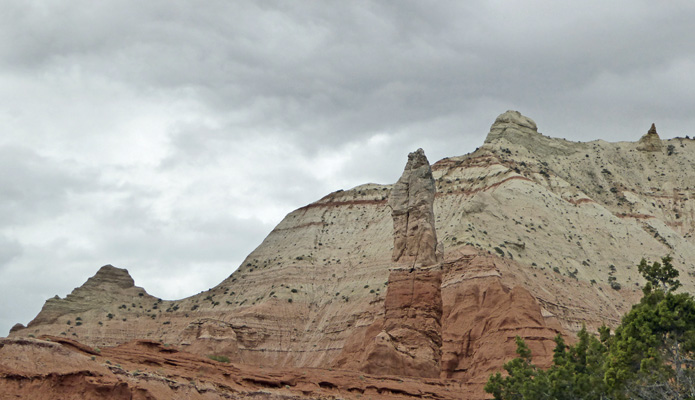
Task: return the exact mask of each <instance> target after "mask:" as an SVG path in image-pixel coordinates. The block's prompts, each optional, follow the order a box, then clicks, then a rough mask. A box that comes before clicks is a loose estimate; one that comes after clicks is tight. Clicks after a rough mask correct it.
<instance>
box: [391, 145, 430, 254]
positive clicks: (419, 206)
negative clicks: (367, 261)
mask: <svg viewBox="0 0 695 400" xmlns="http://www.w3.org/2000/svg"><path fill="white" fill-rule="evenodd" d="M434 194H435V185H434V178H433V177H432V168H430V163H429V161H427V157H426V156H425V152H424V151H423V150H422V149H417V151H414V152H412V153H410V154H408V163H407V164H406V166H405V170H403V175H401V178H400V179H399V180H398V182H396V184H395V185H394V187H393V189H392V190H391V195H390V196H389V206H390V207H391V213H392V215H393V256H392V259H393V261H397V262H402V263H412V264H413V266H416V265H420V266H428V265H434V264H436V263H437V233H436V231H435V228H434V208H433V205H434Z"/></svg>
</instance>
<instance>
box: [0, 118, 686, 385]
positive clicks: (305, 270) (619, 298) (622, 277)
mask: <svg viewBox="0 0 695 400" xmlns="http://www.w3.org/2000/svg"><path fill="white" fill-rule="evenodd" d="M513 114H514V113H513ZM519 115H520V114H519ZM513 117H514V118H512V117H509V118H508V117H504V118H501V119H499V121H496V122H495V124H493V127H492V128H491V131H490V135H489V136H488V138H487V140H486V142H485V144H484V145H483V146H482V147H480V148H479V149H478V150H477V151H475V152H473V153H471V154H468V155H464V156H460V157H451V158H446V159H443V160H441V161H439V162H437V163H435V164H434V165H432V167H431V169H432V174H433V178H434V181H435V186H436V195H435V199H434V206H433V208H434V215H435V227H436V232H437V237H438V240H440V241H441V242H443V243H444V247H445V248H446V253H445V254H444V257H445V259H444V260H443V266H444V269H443V273H444V275H443V277H442V286H441V296H442V310H443V314H442V321H441V324H442V339H443V344H442V368H443V369H442V370H443V371H448V372H446V373H447V374H449V375H450V376H452V379H455V380H457V382H462V381H463V380H466V379H469V380H472V381H476V379H479V378H474V377H475V376H478V377H480V376H484V375H485V369H486V368H487V366H486V365H490V366H492V365H493V364H495V363H497V364H498V366H499V364H501V362H502V359H503V358H504V357H505V356H504V354H508V353H509V351H508V349H509V348H506V347H504V346H501V348H502V350H500V353H496V354H493V355H491V356H490V357H489V358H485V359H482V358H480V357H482V354H483V353H484V352H478V351H477V350H476V349H475V348H473V347H475V346H478V347H479V348H480V349H482V348H485V347H484V346H488V345H489V343H496V341H497V340H502V339H501V338H503V337H506V338H509V337H510V335H513V334H514V332H521V333H522V334H523V335H527V337H528V338H532V337H538V338H539V339H538V343H537V344H533V345H532V350H533V351H534V353H538V354H536V355H537V356H538V357H539V358H542V357H543V355H542V354H541V353H542V352H543V351H545V350H543V349H545V348H547V346H546V345H545V344H543V343H546V342H547V335H548V334H550V333H551V332H550V331H548V329H550V330H552V329H562V331H564V332H568V333H571V332H576V331H577V330H579V329H580V328H581V325H582V323H586V324H587V327H588V328H589V329H590V330H593V329H595V328H596V327H598V326H600V325H601V324H602V323H604V322H605V323H607V324H609V325H613V326H614V325H616V324H617V323H618V322H619V319H620V316H621V315H622V314H623V313H624V312H626V311H627V310H629V308H630V306H631V304H633V303H634V302H635V301H636V300H638V299H639V297H640V295H641V285H642V284H643V280H642V279H641V278H640V277H639V273H638V272H637V268H636V265H637V264H638V263H639V261H640V259H641V258H642V257H646V258H648V259H651V260H657V259H658V258H659V257H661V256H663V255H665V254H672V255H673V257H674V265H675V266H676V267H677V268H678V269H679V270H680V272H681V275H680V278H681V281H682V282H683V284H684V289H685V290H688V291H691V292H692V291H695V270H694V269H693V265H692V260H693V259H695V239H693V234H694V233H695V171H694V170H693V168H692V166H693V165H695V142H693V140H690V139H683V138H675V139H669V140H660V142H661V143H662V146H664V147H665V148H670V146H673V151H640V149H639V147H640V146H641V145H640V143H639V142H620V143H607V142H604V141H600V140H599V141H593V142H588V143H580V142H570V141H566V140H563V139H555V138H550V137H547V136H544V135H542V134H541V133H539V132H538V131H537V128H536V129H534V126H535V123H534V124H533V125H532V124H531V123H530V122H528V121H527V119H525V118H521V117H517V116H516V114H514V115H513ZM637 136H638V135H636V137H637ZM691 136H692V135H691ZM391 187H392V186H391V185H376V184H368V185H363V186H359V187H356V188H353V189H351V190H345V191H338V192H334V193H331V194H329V195H327V196H326V197H324V198H322V199H320V200H318V201H317V202H315V203H312V204H310V205H307V206H305V207H302V208H300V209H298V210H296V211H294V212H292V213H290V214H288V215H287V217H286V218H285V219H284V220H283V221H282V222H281V223H280V224H279V225H278V226H277V227H276V228H275V229H274V230H273V231H272V232H271V233H270V234H269V235H268V237H267V238H266V239H265V240H264V242H263V243H262V244H261V245H260V246H259V247H258V248H257V249H256V250H254V251H253V252H252V253H251V254H250V255H249V256H248V257H247V259H246V260H245V261H244V263H243V265H242V266H240V268H239V269H238V270H237V271H235V272H234V273H233V274H232V275H231V276H230V277H229V278H228V279H226V280H225V281H223V282H222V283H221V284H220V285H218V286H216V287H215V288H213V289H211V290H209V291H206V292H203V293H200V294H198V295H195V296H192V297H189V298H186V299H182V300H176V301H160V300H158V299H156V298H153V297H151V296H149V295H147V294H146V293H145V292H144V291H142V290H141V289H139V288H136V287H134V286H133V287H121V286H119V285H118V284H112V283H109V284H108V285H107V283H106V282H104V283H103V285H105V286H104V288H106V287H107V286H108V288H109V289H108V290H106V289H104V290H102V296H104V297H103V298H99V297H98V296H96V294H95V293H96V292H95V290H93V289H90V288H89V287H82V288H78V289H76V290H75V291H74V292H73V293H72V294H71V295H68V296H67V297H66V298H65V299H60V300H49V301H48V302H47V304H46V306H45V307H44V310H42V312H41V314H39V316H38V317H37V319H36V320H35V321H33V322H32V324H30V325H31V326H29V327H27V328H25V329H21V327H18V329H16V330H14V331H13V332H12V333H11V335H10V336H11V337H27V336H28V335H30V334H31V335H36V336H39V335H41V334H44V333H48V334H52V335H55V336H62V337H68V338H72V339H75V340H79V341H80V342H82V343H84V344H87V345H90V346H100V347H103V346H106V345H116V344H120V343H124V342H127V341H129V340H132V339H136V338H144V339H152V340H162V341H163V342H164V343H171V344H174V345H178V346H180V347H181V348H183V349H191V350H192V351H195V352H196V353H198V354H207V352H216V353H217V352H220V353H223V354H228V355H229V356H230V357H232V358H233V359H234V360H235V361H239V362H243V363H247V364H253V365H258V366H273V367H283V366H286V367H292V368H304V367H320V368H328V367H330V366H331V365H334V363H335V362H336V360H337V359H338V358H339V356H340V355H341V352H343V350H344V349H347V348H348V345H349V343H350V341H349V340H348V339H350V338H352V337H356V336H359V335H362V336H361V337H363V338H370V337H375V336H377V335H378V334H379V332H381V331H382V330H383V324H382V325H381V326H379V324H378V323H375V322H376V321H380V320H381V321H384V316H385V310H386V307H385V302H384V300H385V295H386V291H387V281H388V280H389V274H390V269H391V268H392V267H393V263H392V261H391V256H392V252H393V247H392V244H393V236H392V232H393V221H392V219H391V213H390V209H389V207H388V205H387V199H388V195H389V191H390V189H391ZM479 257H483V259H486V260H488V261H485V262H483V261H480V262H478V261H476V262H475V263H473V261H472V260H474V259H476V258H479ZM467 259H470V260H469V261H466V260H467ZM452 263H453V264H452ZM456 263H458V264H456ZM447 265H449V266H450V268H449V269H448V270H447V269H446V266H447ZM456 265H458V266H456ZM491 265H492V267H491ZM453 266H455V267H453ZM466 266H469V267H470V268H467V267H466ZM120 282H125V281H124V280H121V281H120ZM125 286H127V285H125ZM451 288H457V289H456V290H454V291H452V292H450V290H453V289H451ZM140 293H143V295H142V296H140V295H139V294H140ZM452 293H456V294H452ZM464 293H465V295H464ZM484 293H488V295H485V296H484V301H483V295H482V294H484ZM525 293H529V294H530V296H531V297H532V298H533V299H535V301H536V302H537V304H536V305H535V306H534V305H533V301H531V300H530V298H531V297H529V296H527V295H526V294H525ZM492 294H494V296H492V298H493V299H497V300H495V301H496V302H498V303H499V304H500V305H502V306H503V307H502V308H503V309H504V308H505V307H507V308H509V307H512V306H513V305H514V304H517V303H518V304H521V305H524V306H523V307H522V309H521V310H520V311H515V312H514V313H513V314H509V315H508V314H505V313H504V312H501V313H500V314H494V313H492V309H493V308H492V306H491V304H493V303H488V296H489V295H492ZM457 296H458V297H457ZM457 299H459V300H457ZM290 301H291V302H290ZM462 301H465V304H464V303H461V304H459V302H462ZM469 303H475V304H477V305H476V306H472V305H471V304H469ZM123 306H125V307H123ZM141 306H142V308H140V307H141ZM467 307H473V308H470V309H469V308H467ZM476 307H477V308H476ZM536 307H539V309H540V315H541V317H542V320H539V319H538V313H537V310H538V308H536ZM456 310H466V312H465V313H464V312H462V311H461V312H459V311H456ZM476 310H480V313H481V314H480V315H481V317H480V318H482V319H481V320H477V319H473V320H472V321H471V320H468V319H458V317H456V318H454V317H453V316H456V315H458V316H462V315H474V314H475V315H477V314H476V313H477V312H478V311H476ZM44 311H45V312H44ZM108 314H112V317H111V318H108V317H107V316H108ZM39 317H40V318H39ZM78 317H79V318H81V320H80V322H81V325H79V326H78V325H76V323H75V322H76V321H77V318H78ZM451 318H453V319H451ZM68 321H71V324H70V325H68V324H67V322H68ZM452 321H454V322H452ZM456 321H463V322H456ZM481 324H482V326H485V324H488V325H487V326H498V327H500V328H498V329H497V330H494V329H492V330H489V329H488V330H486V329H479V328H478V325H481ZM468 325H473V326H471V327H469V326H468ZM505 326H508V327H511V328H512V329H511V330H509V331H505V330H504V329H502V328H501V327H505ZM543 326H545V328H544V327H543ZM558 326H559V328H558ZM371 327H375V328H374V329H373V331H375V332H376V333H374V334H373V336H372V333H373V332H372V331H370V329H372V328H371ZM505 332H506V333H505ZM532 332H544V333H543V334H542V335H538V336H534V335H533V334H532ZM496 335H497V336H496ZM504 335H507V336H504ZM468 337H470V339H467V338H468ZM512 337H513V336H512ZM488 339H489V340H490V341H491V342H488ZM350 340H352V339H350ZM365 340H366V339H365ZM504 340H507V339H504ZM464 342H465V343H469V345H470V346H473V347H471V348H469V349H464V350H462V349H461V346H462V343H464ZM505 343H506V342H505ZM495 350H496V349H495ZM490 354H492V353H490ZM476 357H479V358H476ZM473 360H479V361H476V364H475V366H477V365H478V364H479V362H480V365H481V367H480V368H478V369H476V368H474V366H473V364H472V362H473ZM346 365H347V364H346Z"/></svg>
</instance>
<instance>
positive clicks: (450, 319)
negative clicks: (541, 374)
mask: <svg viewBox="0 0 695 400" xmlns="http://www.w3.org/2000/svg"><path fill="white" fill-rule="evenodd" d="M494 260H495V258H494V257H491V256H475V257H473V258H471V259H468V260H461V261H458V262H455V263H452V264H449V265H448V266H445V269H446V270H447V272H448V274H447V275H446V276H445V280H444V284H443V288H442V302H443V315H442V339H443V344H442V371H441V373H442V378H454V379H456V380H461V381H464V382H468V383H470V384H476V383H477V384H483V383H485V382H486V381H487V378H488V376H489V375H490V374H492V373H493V372H496V371H499V368H500V366H501V365H502V364H504V363H505V362H506V361H508V360H510V359H511V358H514V357H516V342H515V337H516V336H519V337H521V338H522V339H524V340H525V341H526V344H527V345H528V346H529V348H530V349H531V352H532V355H533V361H534V363H535V364H537V365H540V366H542V367H547V366H549V365H550V363H551V361H552V355H553V348H554V347H555V342H554V341H553V339H554V338H555V336H556V335H557V334H558V333H559V332H560V327H559V326H558V325H557V324H552V323H550V324H549V323H548V322H547V321H546V320H545V318H543V315H542V314H541V307H540V305H539V303H538V301H537V300H536V298H535V297H533V296H532V295H531V293H529V291H528V290H526V289H524V288H522V287H520V286H516V287H514V288H510V287H508V286H505V285H503V284H502V282H501V280H500V275H499V271H498V270H497V268H496V267H495V262H494ZM461 270H463V271H461ZM462 272H463V274H462ZM462 275H463V277H464V279H461V276H462Z"/></svg>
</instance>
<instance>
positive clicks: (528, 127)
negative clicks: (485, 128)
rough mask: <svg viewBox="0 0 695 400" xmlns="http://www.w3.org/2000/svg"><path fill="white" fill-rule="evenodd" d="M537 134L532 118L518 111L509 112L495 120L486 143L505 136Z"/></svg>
mask: <svg viewBox="0 0 695 400" xmlns="http://www.w3.org/2000/svg"><path fill="white" fill-rule="evenodd" d="M537 133H538V127H537V126H536V123H535V122H534V121H533V120H532V119H531V118H529V117H526V116H523V115H521V113H520V112H518V111H513V110H508V111H507V112H505V113H503V114H500V115H499V116H498V117H497V119H495V122H494V123H493V124H492V127H491V128H490V133H489V134H488V136H487V139H486V140H485V142H490V141H493V140H495V139H498V138H501V137H505V136H534V135H537Z"/></svg>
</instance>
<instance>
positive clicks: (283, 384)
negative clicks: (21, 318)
mask: <svg viewBox="0 0 695 400" xmlns="http://www.w3.org/2000/svg"><path fill="white" fill-rule="evenodd" d="M43 339H44V340H37V339H0V399H19V398H21V399H33V400H43V399H46V400H48V399H51V400H52V399H64V400H73V399H74V400H78V399H79V400H83V399H104V398H107V399H124V400H125V399H127V400H160V399H161V400H164V399H201V400H202V399H206V400H215V399H249V398H252V399H257V400H264V399H268V400H270V399H273V400H276V399H277V400H293V399H335V398H344V399H358V398H379V399H415V398H417V399H421V398H430V399H441V400H446V399H479V398H482V397H480V396H478V395H476V394H475V393H472V392H470V391H469V390H467V389H466V388H465V387H463V388H462V387H461V386H460V385H457V384H454V383H452V382H449V383H447V382H442V381H439V380H426V379H414V378H407V377H385V376H371V375H368V374H365V373H362V372H355V371H333V370H323V369H314V368H292V369H289V368H285V369H283V368H274V369H263V368H259V367H252V366H248V365H242V364H231V363H222V362H217V361H213V360H210V359H208V358H206V357H201V356H199V355H195V354H191V353H187V352H185V351H180V350H179V349H177V348H175V347H172V346H167V345H162V344H160V343H158V342H154V341H146V340H138V341H134V342H129V343H126V344H124V345H121V346H118V347H114V348H104V349H101V350H100V351H94V350H90V349H89V348H86V347H84V346H83V345H80V344H79V343H77V342H74V341H71V340H68V339H60V338H56V337H44V338H43ZM49 340H53V341H49ZM55 341H59V342H55Z"/></svg>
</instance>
